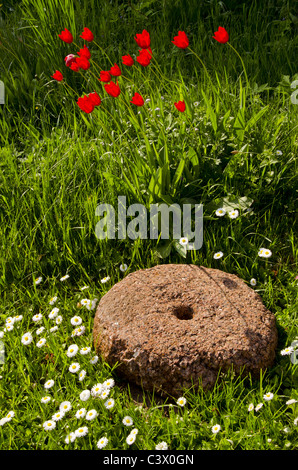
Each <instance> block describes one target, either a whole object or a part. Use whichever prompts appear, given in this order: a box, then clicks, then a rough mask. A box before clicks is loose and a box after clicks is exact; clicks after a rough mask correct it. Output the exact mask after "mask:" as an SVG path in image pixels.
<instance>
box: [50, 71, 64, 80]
mask: <svg viewBox="0 0 298 470" xmlns="http://www.w3.org/2000/svg"><path fill="white" fill-rule="evenodd" d="M52 77H53V78H54V79H55V80H57V82H61V81H62V80H63V75H62V73H61V72H59V70H56V72H55V73H54V75H52Z"/></svg>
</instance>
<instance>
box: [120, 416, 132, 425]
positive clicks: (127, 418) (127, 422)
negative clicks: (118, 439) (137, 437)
mask: <svg viewBox="0 0 298 470" xmlns="http://www.w3.org/2000/svg"><path fill="white" fill-rule="evenodd" d="M122 423H123V424H124V425H125V426H132V425H133V420H132V418H131V417H130V416H125V417H124V418H123V420H122Z"/></svg>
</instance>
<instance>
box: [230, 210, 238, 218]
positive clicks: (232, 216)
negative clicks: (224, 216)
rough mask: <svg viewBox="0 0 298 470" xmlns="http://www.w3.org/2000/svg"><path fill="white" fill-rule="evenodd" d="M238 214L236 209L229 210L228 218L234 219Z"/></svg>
mask: <svg viewBox="0 0 298 470" xmlns="http://www.w3.org/2000/svg"><path fill="white" fill-rule="evenodd" d="M238 215H239V211H237V209H234V210H233V211H230V212H229V217H230V219H236V218H237V217H238Z"/></svg>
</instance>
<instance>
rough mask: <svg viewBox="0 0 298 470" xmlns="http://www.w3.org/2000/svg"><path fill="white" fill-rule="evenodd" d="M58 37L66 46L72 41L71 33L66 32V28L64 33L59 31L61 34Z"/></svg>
mask: <svg viewBox="0 0 298 470" xmlns="http://www.w3.org/2000/svg"><path fill="white" fill-rule="evenodd" d="M58 36H59V38H60V39H61V40H62V41H63V42H67V43H68V44H70V43H71V42H72V41H73V36H72V34H71V32H70V31H68V29H66V28H65V29H64V31H61V34H58Z"/></svg>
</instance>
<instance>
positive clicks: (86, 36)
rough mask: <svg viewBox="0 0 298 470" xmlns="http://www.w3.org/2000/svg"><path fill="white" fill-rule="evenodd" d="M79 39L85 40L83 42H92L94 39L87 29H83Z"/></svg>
mask: <svg viewBox="0 0 298 470" xmlns="http://www.w3.org/2000/svg"><path fill="white" fill-rule="evenodd" d="M80 38H83V39H85V41H89V42H91V41H93V39H94V35H93V33H92V32H91V31H90V29H88V28H84V31H83V32H82V34H81V35H80Z"/></svg>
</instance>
